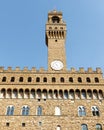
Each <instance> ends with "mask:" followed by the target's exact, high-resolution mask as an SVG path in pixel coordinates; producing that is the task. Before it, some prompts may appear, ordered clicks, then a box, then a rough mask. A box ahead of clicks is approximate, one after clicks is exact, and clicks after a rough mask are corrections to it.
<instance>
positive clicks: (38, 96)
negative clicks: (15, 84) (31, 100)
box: [36, 89, 42, 99]
mask: <svg viewBox="0 0 104 130" xmlns="http://www.w3.org/2000/svg"><path fill="white" fill-rule="evenodd" d="M41 95H42V93H41V90H40V89H38V90H37V92H36V98H37V99H40V98H41Z"/></svg>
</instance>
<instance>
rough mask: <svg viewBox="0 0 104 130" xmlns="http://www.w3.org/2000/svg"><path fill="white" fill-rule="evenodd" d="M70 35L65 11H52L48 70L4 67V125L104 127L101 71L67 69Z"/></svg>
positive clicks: (3, 129)
mask: <svg viewBox="0 0 104 130" xmlns="http://www.w3.org/2000/svg"><path fill="white" fill-rule="evenodd" d="M53 17H54V18H53ZM51 20H53V22H52V21H51ZM56 27H57V28H56ZM55 29H57V31H56V30H55ZM60 30H61V31H60ZM65 37H66V24H65V23H64V22H63V20H62V13H61V12H57V11H52V12H49V14H48V22H47V24H46V44H47V46H48V70H44V68H40V69H39V70H36V68H34V67H33V68H32V69H31V70H29V69H28V68H27V67H25V68H24V69H23V70H20V68H19V67H17V68H16V69H15V70H13V69H12V68H11V67H8V69H7V70H5V69H4V68H3V67H0V130H46V129H47V130H95V129H96V130H103V129H104V119H103V117H104V100H103V99H104V88H103V86H104V79H103V75H102V71H101V69H100V68H96V70H95V71H94V70H92V68H88V70H84V68H80V69H79V70H76V69H74V68H71V69H70V70H67V67H66V54H65ZM54 60H55V61H58V62H55V64H54V65H55V66H52V65H51V62H53V61H54ZM59 61H61V62H62V64H63V66H60V64H59V63H60V62H59ZM62 64H61V65H62Z"/></svg>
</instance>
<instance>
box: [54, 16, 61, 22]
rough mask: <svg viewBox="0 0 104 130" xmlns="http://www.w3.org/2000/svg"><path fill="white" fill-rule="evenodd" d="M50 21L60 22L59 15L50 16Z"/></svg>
mask: <svg viewBox="0 0 104 130" xmlns="http://www.w3.org/2000/svg"><path fill="white" fill-rule="evenodd" d="M52 22H53V23H59V22H60V19H59V17H57V16H53V17H52Z"/></svg>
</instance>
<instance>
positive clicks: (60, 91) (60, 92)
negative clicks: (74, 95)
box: [59, 90, 63, 99]
mask: <svg viewBox="0 0 104 130" xmlns="http://www.w3.org/2000/svg"><path fill="white" fill-rule="evenodd" d="M59 98H60V99H62V98H63V91H62V90H59Z"/></svg>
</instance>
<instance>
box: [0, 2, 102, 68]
mask: <svg viewBox="0 0 104 130" xmlns="http://www.w3.org/2000/svg"><path fill="white" fill-rule="evenodd" d="M54 9H56V10H58V11H62V12H63V19H64V21H66V23H67V39H66V55H67V68H68V69H70V68H71V67H75V68H76V69H79V68H80V67H84V68H85V70H86V69H87V68H88V67H92V68H93V69H94V70H95V68H96V67H101V68H102V70H104V0H0V66H4V67H5V68H7V67H8V66H11V67H13V68H15V67H16V66H19V67H20V68H21V69H23V67H25V66H28V68H29V69H31V68H32V67H36V68H37V69H39V68H40V67H44V68H45V69H47V46H46V45H45V24H46V21H47V14H48V12H49V11H52V10H54Z"/></svg>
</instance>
